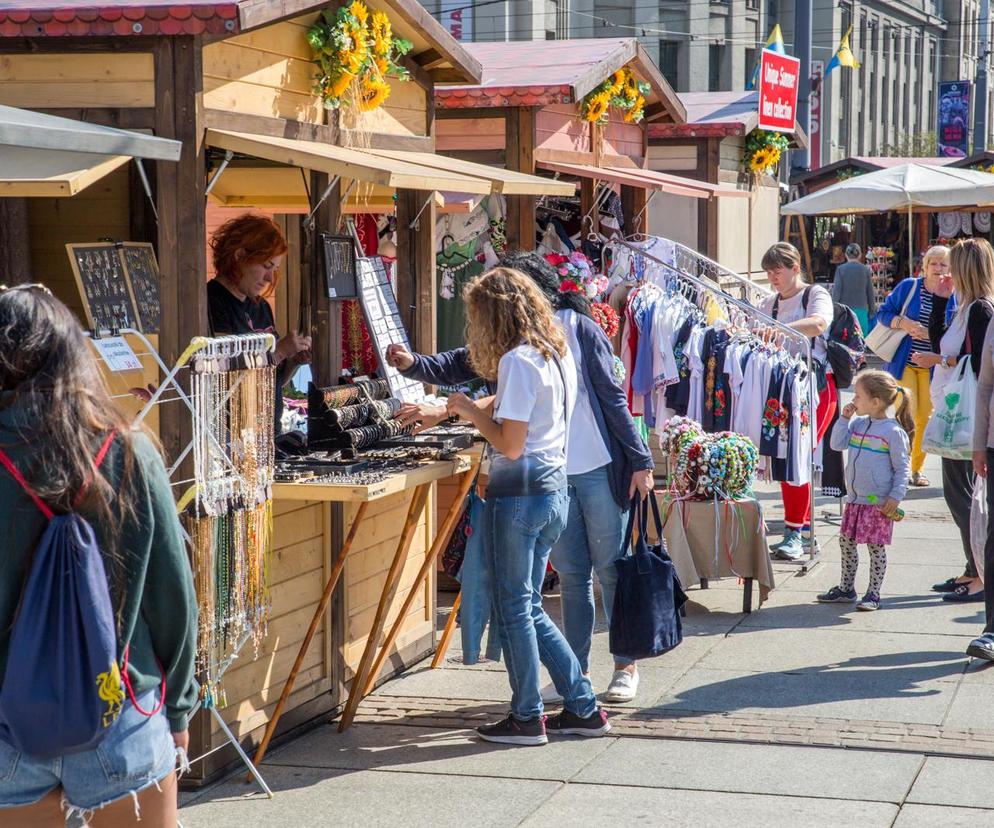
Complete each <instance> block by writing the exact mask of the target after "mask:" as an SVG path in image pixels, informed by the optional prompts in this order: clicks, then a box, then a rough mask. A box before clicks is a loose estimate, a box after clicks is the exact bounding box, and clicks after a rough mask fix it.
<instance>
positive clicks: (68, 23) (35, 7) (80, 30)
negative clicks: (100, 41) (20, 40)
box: [0, 0, 238, 37]
mask: <svg viewBox="0 0 994 828" xmlns="http://www.w3.org/2000/svg"><path fill="white" fill-rule="evenodd" d="M237 29H238V2H237V0H226V2H211V0H202V1H201V2H198V3H182V2H176V0H102V2H101V3H100V4H99V5H68V4H66V3H57V2H53V0H0V37H71V36H85V35H104V36H114V35H117V36H125V35H182V34H215V35H224V34H232V33H233V32H235V31H237Z"/></svg>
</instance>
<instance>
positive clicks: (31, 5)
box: [0, 0, 482, 83]
mask: <svg viewBox="0 0 994 828" xmlns="http://www.w3.org/2000/svg"><path fill="white" fill-rule="evenodd" d="M370 5H371V7H372V8H374V9H379V10H382V11H385V12H386V13H387V14H388V15H389V16H390V21H391V23H392V24H393V30H394V32H395V33H396V34H398V35H400V36H401V37H403V38H406V39H407V40H410V41H411V42H412V43H413V44H414V50H413V52H412V53H411V56H412V57H413V59H414V60H415V61H416V62H417V63H418V64H419V65H420V66H421V68H422V69H424V70H425V71H426V72H427V73H428V74H429V75H431V76H432V78H433V79H434V81H435V83H478V82H479V81H480V78H481V72H482V70H481V67H480V64H479V62H478V61H477V60H476V59H474V58H473V57H471V56H470V55H469V53H467V51H466V49H465V48H464V47H463V46H462V45H461V44H460V43H459V42H458V41H457V40H456V39H455V38H454V37H452V35H450V34H449V33H448V32H447V31H446V30H445V29H444V28H443V27H442V25H441V24H440V23H439V22H438V21H437V20H435V19H434V18H433V17H432V16H431V15H430V14H429V13H428V11H427V10H426V9H425V8H424V6H422V5H421V4H420V3H419V2H418V1H417V0H372V2H371V4H370ZM328 7H330V4H329V3H327V2H323V3H322V2H314V0H200V2H183V1H182V0H96V2H94V3H92V4H89V3H86V4H75V5H72V4H69V3H66V2H64V0H63V2H59V0H0V38H4V37H19V38H23V37H32V38H39V37H81V36H90V35H94V36H101V37H114V36H118V37H134V36H136V35H138V36H141V35H157V36H163V35H165V36H175V35H203V36H205V37H207V38H208V39H213V40H221V39H224V38H227V37H232V36H234V35H238V34H243V33H245V32H250V31H252V30H253V29H258V28H261V27H263V26H267V25H270V24H272V23H276V22H279V21H281V20H286V19H289V18H292V17H298V16H301V15H305V14H309V13H312V12H317V11H321V10H322V9H324V8H328Z"/></svg>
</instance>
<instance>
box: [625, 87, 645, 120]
mask: <svg viewBox="0 0 994 828" xmlns="http://www.w3.org/2000/svg"><path fill="white" fill-rule="evenodd" d="M644 114H645V98H644V97H643V96H642V95H641V94H640V95H639V96H638V97H637V98H635V106H633V107H632V108H631V109H629V110H628V111H627V112H626V113H625V123H626V124H630V123H636V124H637V123H638V122H639V121H641V120H642V116H643V115H644Z"/></svg>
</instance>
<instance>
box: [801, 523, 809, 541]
mask: <svg viewBox="0 0 994 828" xmlns="http://www.w3.org/2000/svg"><path fill="white" fill-rule="evenodd" d="M801 540H802V541H804V542H805V543H810V541H811V524H810V523H806V524H805V525H804V526H802V527H801Z"/></svg>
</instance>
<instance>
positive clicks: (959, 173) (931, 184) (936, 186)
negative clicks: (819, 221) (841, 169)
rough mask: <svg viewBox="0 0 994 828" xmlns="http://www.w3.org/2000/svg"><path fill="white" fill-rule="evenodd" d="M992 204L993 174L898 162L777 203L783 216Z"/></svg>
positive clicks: (993, 195)
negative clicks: (887, 167)
mask: <svg viewBox="0 0 994 828" xmlns="http://www.w3.org/2000/svg"><path fill="white" fill-rule="evenodd" d="M988 205H994V175H992V174H991V173H985V172H978V171H976V170H963V169H958V168H952V169H950V168H949V167H933V166H929V165H926V164H902V165H901V166H899V167H890V168H889V169H883V170H876V171H875V172H871V173H866V174H865V175H857V176H854V177H853V178H849V179H847V180H846V181H840V182H839V183H838V184H833V185H832V186H831V187H826V188H825V189H824V190H819V191H818V192H816V193H812V194H811V195H808V196H804V198H799V199H797V200H796V201H792V202H790V203H789V204H785V205H784V206H783V207H782V212H783V213H784V214H785V215H798V216H824V215H849V214H852V213H883V212H887V211H889V210H896V211H904V210H913V209H916V208H926V209H927V208H932V209H934V210H944V209H953V208H957V207H959V208H967V207H980V206H988Z"/></svg>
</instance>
